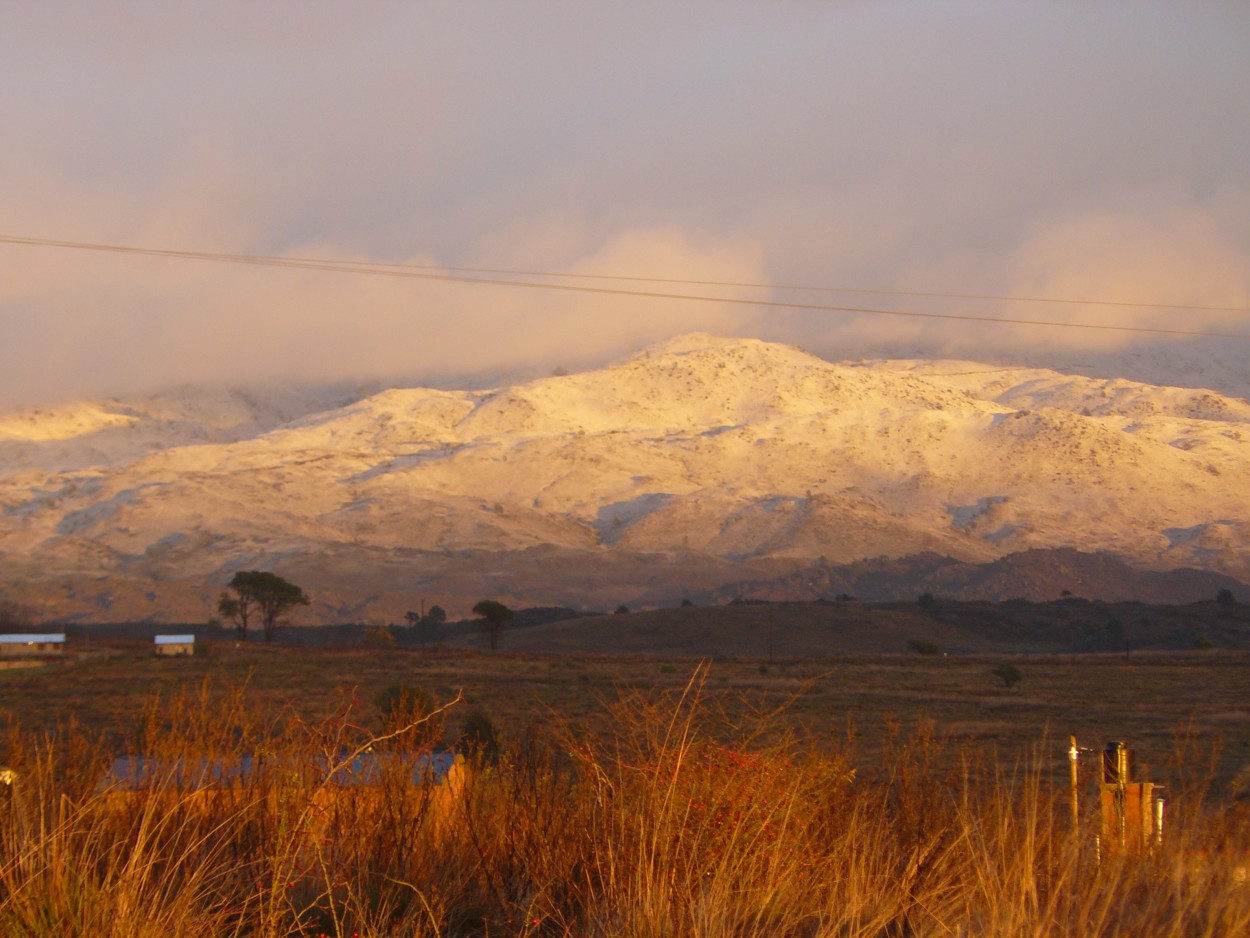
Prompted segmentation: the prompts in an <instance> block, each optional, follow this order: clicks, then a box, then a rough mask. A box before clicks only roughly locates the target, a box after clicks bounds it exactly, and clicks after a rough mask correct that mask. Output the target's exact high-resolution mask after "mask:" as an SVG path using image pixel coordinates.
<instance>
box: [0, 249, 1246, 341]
mask: <svg viewBox="0 0 1250 938" xmlns="http://www.w3.org/2000/svg"><path fill="white" fill-rule="evenodd" d="M0 244H13V245H26V246H32V247H52V248H65V249H70V250H79V251H96V252H102V253H110V254H126V255H136V256H143V257H165V258H173V259H180V260H199V261H213V262H218V263H229V264H243V265H249V266H255V267H282V268H288V269H295V270H319V271H326V272H331V273H349V274H364V275H368V276H377V277H395V278H401V279H409V280H427V281H440V282H448V283H467V284H482V285H488V286H503V287H518V288H523V289H537V290H557V291H561V292H566V293H587V294H596V295H600V296H628V297H638V298H643V299H663V300H679V301H686V302H697V303H723V304H729V305H735V306H753V307H765V308H772V309H792V310H802V311H808V312H832V313H858V314H865V315H874V316H902V317H908V318H917V319H940V320H952V321H959V322H984V323H1000V324H1004V325H1022V326H1046V327H1051V328H1058V329H1086V330H1096V331H1103V332H1130V333H1146V334H1153V335H1174V336H1188V337H1206V338H1223V339H1250V334H1248V333H1236V332H1203V331H1197V330H1191V329H1163V328H1155V327H1149V326H1124V325H1110V324H1105V323H1088V322H1062V321H1059V320H1046V319H1024V318H1019V317H1006V316H984V315H976V314H973V313H934V312H920V311H916V310H901V309H885V308H881V307H870V306H844V305H835V304H827V303H800V302H794V301H787V300H777V299H753V298H750V297H739V296H709V295H704V294H691V293H672V292H667V291H660V290H634V289H625V288H622V287H608V286H588V285H584V284H576V283H552V282H550V280H545V281H544V280H516V279H512V278H514V277H518V276H525V277H546V278H562V279H578V280H593V281H618V282H622V281H623V282H635V283H662V284H671V285H679V284H680V285H687V286H718V287H729V288H758V289H787V290H812V291H826V292H841V293H858V294H876V295H888V296H906V297H929V298H947V299H976V300H995V301H1004V302H1024V303H1055V304H1074V305H1088V306H1108V307H1134V308H1141V309H1161V310H1185V311H1198V312H1229V313H1250V308H1247V307H1214V306H1179V305H1171V304H1161V303H1127V302H1116V301H1106V300H1073V299H1045V298H1041V297H1019V296H992V295H987V294H962V293H938V292H921V291H897V290H894V291H891V290H867V289H857V288H843V287H797V286H780V287H778V286H776V285H773V284H762V283H761V284H755V283H735V282H732V281H712V280H677V279H664V278H657V277H633V276H613V275H610V274H571V273H555V272H544V271H522V270H506V269H490V268H471V267H433V266H424V265H418V264H386V263H381V262H374V261H342V260H326V259H316V258H299V257H275V256H267V255H262V254H225V253H218V252H210V251H186V250H175V249H172V248H146V247H132V246H128V245H119V244H101V243H94V242H86V241H62V240H54V239H49V238H27V237H20V236H16V235H0ZM483 275H490V276H483ZM501 277H506V278H508V279H501Z"/></svg>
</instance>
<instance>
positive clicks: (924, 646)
mask: <svg viewBox="0 0 1250 938" xmlns="http://www.w3.org/2000/svg"><path fill="white" fill-rule="evenodd" d="M907 647H908V648H910V649H911V650H912V651H914V652H915V653H916V654H918V655H936V654H938V653H939V652H940V651H941V649H940V648H939V647H938V644H937V642H930V641H925V640H924V639H921V638H913V639H911V640H910V641H909V642H908V643H907Z"/></svg>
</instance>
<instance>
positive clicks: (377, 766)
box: [99, 750, 460, 791]
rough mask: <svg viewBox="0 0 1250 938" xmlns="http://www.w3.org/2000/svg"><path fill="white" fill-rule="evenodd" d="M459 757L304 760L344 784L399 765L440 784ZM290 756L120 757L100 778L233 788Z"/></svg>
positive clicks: (320, 776)
mask: <svg viewBox="0 0 1250 938" xmlns="http://www.w3.org/2000/svg"><path fill="white" fill-rule="evenodd" d="M459 758H460V756H459V755H458V754H457V753H455V752H452V751H451V750H440V751H438V752H424V753H416V754H404V753H394V752H385V753H373V752H365V753H360V754H359V755H357V756H355V757H354V758H352V759H348V758H347V754H346V753H344V754H343V756H342V760H343V761H341V762H338V763H335V764H334V765H330V764H329V763H328V762H327V761H326V759H325V757H324V756H319V755H318V756H310V757H309V758H308V759H306V760H301V761H300V763H299V765H300V766H301V767H307V768H310V769H311V770H312V771H313V773H314V774H315V776H316V777H317V780H318V781H319V782H320V781H324V782H325V783H326V784H330V785H336V786H339V787H343V788H354V787H358V786H371V785H378V784H381V782H382V780H383V778H384V776H385V774H386V770H387V769H388V768H390V767H392V766H395V765H403V766H407V767H408V768H409V769H410V771H411V778H412V782H413V784H421V783H423V782H433V783H435V784H441V783H442V782H443V780H444V779H445V778H446V777H447V774H448V773H449V772H450V771H451V767H452V766H453V765H455V764H456V760H457V759H459ZM291 767H292V762H291V761H290V760H288V759H281V760H272V759H265V758H264V757H263V756H253V755H243V756H240V757H239V758H237V759H232V760H213V759H195V760H191V761H184V760H182V759H175V760H172V761H171V760H168V759H160V758H155V759H152V758H148V757H146V756H118V757H117V758H116V759H114V760H113V762H112V764H111V765H110V766H109V770H108V772H106V773H105V775H104V778H102V779H101V780H100V785H99V788H100V789H105V790H107V789H122V790H125V791H135V790H137V789H140V788H147V787H149V786H165V785H170V786H172V787H174V788H181V789H205V788H231V787H235V786H242V785H245V784H247V783H249V782H251V781H253V780H255V779H256V778H257V776H258V775H259V774H260V773H261V772H262V771H263V770H264V769H266V768H274V769H289V768H291Z"/></svg>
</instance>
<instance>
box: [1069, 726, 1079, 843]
mask: <svg viewBox="0 0 1250 938" xmlns="http://www.w3.org/2000/svg"><path fill="white" fill-rule="evenodd" d="M1080 758H1081V750H1080V749H1078V748H1077V745H1076V737H1075V736H1069V737H1068V773H1069V777H1070V779H1071V782H1072V833H1073V834H1079V833H1080V827H1081V796H1080V782H1079V775H1080V773H1079V771H1078V762H1079V760H1080Z"/></svg>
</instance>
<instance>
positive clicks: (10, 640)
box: [0, 632, 65, 645]
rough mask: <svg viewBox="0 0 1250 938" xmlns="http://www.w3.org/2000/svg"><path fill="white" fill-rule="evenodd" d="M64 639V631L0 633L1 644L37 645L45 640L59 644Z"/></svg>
mask: <svg viewBox="0 0 1250 938" xmlns="http://www.w3.org/2000/svg"><path fill="white" fill-rule="evenodd" d="M64 641H65V633H64V632H49V633H43V634H40V633H38V632H33V633H32V632H14V633H13V634H12V635H0V644H2V645H35V644H39V643H43V642H53V643H56V644H59V643H62V642H64Z"/></svg>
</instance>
